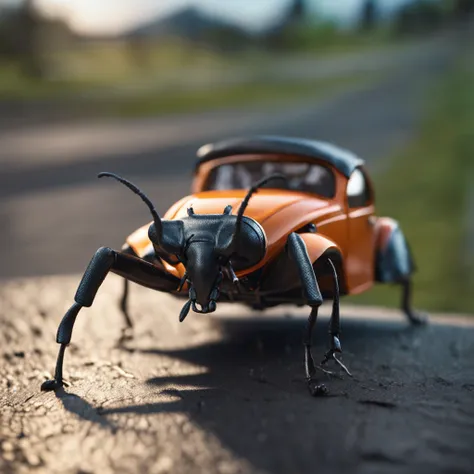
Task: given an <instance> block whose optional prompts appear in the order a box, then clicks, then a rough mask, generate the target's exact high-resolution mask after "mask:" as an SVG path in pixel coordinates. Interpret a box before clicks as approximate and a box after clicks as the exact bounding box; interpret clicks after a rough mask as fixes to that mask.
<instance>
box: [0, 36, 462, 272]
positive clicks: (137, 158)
mask: <svg viewBox="0 0 474 474" xmlns="http://www.w3.org/2000/svg"><path fill="white" fill-rule="evenodd" d="M452 57H453V54H452V49H451V44H450V43H449V42H444V43H443V42H441V43H440V42H437V43H429V44H428V45H427V46H426V48H425V49H424V50H423V51H418V53H417V54H416V55H414V56H413V55H411V56H408V57H407V58H405V59H403V60H402V59H400V57H399V56H397V57H396V60H395V62H394V63H393V64H392V66H391V68H390V69H389V71H390V74H388V75H387V74H386V75H385V76H384V77H383V79H380V80H379V81H378V82H376V83H375V84H371V85H367V86H365V87H362V88H361V87H355V88H354V89H352V90H348V91H346V92H344V93H341V94H338V95H337V96H336V97H330V98H328V99H327V100H325V101H323V102H322V103H321V102H317V103H312V102H311V101H306V103H304V104H301V103H299V104H295V105H294V106H293V107H289V106H286V107H285V109H284V110H278V109H275V108H273V109H263V110H257V109H252V110H249V111H242V110H240V111H235V110H233V111H229V112H222V111H220V112H216V113H207V114H200V115H197V116H186V117H183V118H182V120H181V121H178V119H170V123H171V125H170V124H169V123H167V122H166V121H164V120H163V119H153V120H145V121H134V122H130V123H126V124H123V123H113V124H105V125H103V124H92V125H85V126H81V127H76V128H71V127H69V126H63V127H55V128H52V129H49V130H42V129H39V131H38V130H36V131H35V130H30V131H24V130H20V131H18V132H15V133H14V134H11V133H9V134H8V135H6V134H3V135H1V136H0V142H1V143H2V147H0V164H1V169H2V173H1V174H0V228H1V229H2V232H1V233H0V261H1V262H2V265H1V267H0V277H4V278H6V277H11V276H22V275H43V274H56V273H70V272H78V271H82V270H83V269H84V268H85V265H86V264H87V262H88V261H89V259H90V257H91V255H92V254H93V253H94V252H95V250H96V249H97V248H99V247H101V246H102V245H108V246H112V247H116V248H117V247H120V246H121V244H122V242H123V239H124V238H125V236H126V235H128V234H129V233H130V232H131V231H132V230H134V229H135V228H136V227H138V226H140V225H142V224H143V223H144V222H146V221H147V220H148V219H149V216H148V213H147V211H146V208H145V207H144V206H143V205H142V204H141V203H140V201H139V200H138V199H136V198H135V197H134V196H133V195H131V194H130V193H129V192H127V191H126V190H125V189H122V187H119V186H117V185H116V184H114V183H110V182H98V181H97V180H96V178H95V176H96V174H97V173H98V172H100V171H104V170H109V171H115V172H118V173H120V174H123V175H125V176H127V177H129V178H131V179H132V180H134V181H136V182H137V183H138V184H139V185H140V186H141V187H142V188H143V189H144V190H145V191H146V192H147V193H148V194H149V195H150V196H151V197H152V199H153V200H154V201H155V202H156V203H157V207H158V209H159V210H161V211H164V210H166V209H167V208H168V207H169V205H171V204H172V203H173V202H174V201H175V200H177V199H179V198H180V197H182V196H183V195H185V194H187V193H188V190H189V184H190V180H191V173H192V168H193V164H194V161H195V152H196V150H197V148H198V147H199V146H200V145H202V144H203V143H206V142H207V141H210V140H214V139H219V138H223V137H228V136H233V135H236V134H238V135H242V134H249V133H251V134H254V133H273V134H286V135H294V136H302V137H310V138H319V139H323V140H328V141H333V142H335V143H337V144H339V145H341V146H343V147H346V148H349V149H351V150H353V151H355V152H356V153H359V154H360V155H361V156H363V157H364V158H366V159H367V161H368V163H369V167H370V168H371V169H372V170H377V169H383V167H384V165H386V164H387V163H388V159H389V157H390V156H391V155H393V154H394V153H395V152H396V151H397V149H398V148H400V147H403V146H404V145H405V144H406V142H407V141H408V140H409V139H410V137H411V136H412V133H413V131H414V130H415V129H416V125H417V123H418V121H419V119H420V113H421V110H422V103H423V96H424V92H425V91H426V89H427V88H429V87H430V85H431V84H432V83H433V81H435V79H436V78H437V77H438V76H439V75H440V73H442V71H443V70H444V69H445V68H446V67H447V64H448V63H449V61H450V60H451V58H452ZM60 158H63V159H60Z"/></svg>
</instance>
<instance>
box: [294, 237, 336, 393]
mask: <svg viewBox="0 0 474 474" xmlns="http://www.w3.org/2000/svg"><path fill="white" fill-rule="evenodd" d="M287 252H288V255H289V257H290V258H291V260H292V261H293V262H294V263H295V265H296V268H297V270H298V275H299V277H300V281H301V286H302V287H303V292H304V295H305V299H306V302H307V304H308V305H309V306H310V307H311V313H310V315H309V317H308V322H307V324H306V330H305V332H304V337H303V346H304V366H305V375H306V382H307V384H308V388H309V391H310V393H311V395H313V396H321V395H326V394H327V393H328V389H327V388H326V386H325V385H324V384H322V383H318V382H317V381H316V380H315V374H316V366H315V364H314V359H313V355H312V353H311V346H312V335H313V329H314V326H315V324H316V320H317V318H318V309H319V307H320V306H321V304H322V302H323V297H322V295H321V291H320V290H319V285H318V282H317V280H316V275H315V274H314V269H313V265H312V263H311V260H310V258H309V256H308V251H307V249H306V244H305V243H304V240H303V239H302V238H301V236H300V235H298V234H296V233H291V234H290V235H289V236H288V241H287Z"/></svg>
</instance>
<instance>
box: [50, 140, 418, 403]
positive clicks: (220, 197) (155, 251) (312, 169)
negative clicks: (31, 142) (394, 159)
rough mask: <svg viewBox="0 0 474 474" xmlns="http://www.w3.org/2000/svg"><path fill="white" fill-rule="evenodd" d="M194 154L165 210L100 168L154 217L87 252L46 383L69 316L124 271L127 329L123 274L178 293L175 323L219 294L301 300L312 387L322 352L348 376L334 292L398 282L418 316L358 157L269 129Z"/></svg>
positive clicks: (397, 240)
mask: <svg viewBox="0 0 474 474" xmlns="http://www.w3.org/2000/svg"><path fill="white" fill-rule="evenodd" d="M198 157H199V161H198V163H197V167H196V170H195V176H194V182H193V194H191V195H189V196H187V197H185V198H183V199H181V200H180V201H178V202H177V203H175V204H174V205H173V206H172V207H171V208H170V209H169V210H168V211H167V213H166V214H165V215H164V217H163V219H162V218H161V217H160V216H159V215H158V214H157V212H156V210H155V209H154V206H153V204H152V203H151V202H150V200H149V199H148V198H147V197H146V196H145V195H144V194H143V193H142V192H141V191H140V190H139V189H138V188H137V187H136V186H135V185H133V184H132V183H130V182H128V181H127V180H125V179H123V178H121V177H119V176H117V175H114V174H112V173H101V174H100V175H99V177H101V176H109V177H113V178H115V179H117V180H119V181H120V182H122V183H123V184H125V185H126V186H127V187H129V188H130V189H131V190H132V191H133V192H135V193H136V194H138V195H139V196H140V197H141V198H142V199H143V201H144V202H145V203H146V204H147V206H148V207H149V209H150V211H151V214H152V216H153V221H152V222H151V223H149V224H146V225H145V226H143V227H142V228H140V229H138V230H137V231H136V232H134V233H133V234H131V235H130V236H129V237H128V238H127V240H126V244H125V245H124V247H123V248H122V250H121V251H120V252H118V251H114V250H112V249H110V248H105V247H104V248H101V249H99V250H98V251H97V252H96V254H95V255H94V257H93V258H92V260H91V262H90V264H89V267H88V269H87V270H86V272H85V274H84V277H83V279H82V281H81V283H80V285H79V288H78V290H77V293H76V296H75V303H74V304H73V305H72V307H71V308H70V309H69V311H68V312H67V313H66V315H65V316H64V318H63V320H62V322H61V324H60V326H59V329H58V334H57V342H58V343H60V344H61V348H60V351H59V356H58V361H57V366H56V376H55V379H54V380H50V381H47V382H45V383H44V384H43V386H42V388H43V389H44V390H51V389H55V388H57V387H59V386H61V385H62V363H63V357H64V351H65V348H66V346H67V344H69V342H70V339H71V334H72V328H73V325H74V321H75V319H76V316H77V314H78V312H79V310H80V309H81V308H82V307H83V306H86V307H87V306H91V305H92V302H93V300H94V297H95V294H96V292H97V290H98V288H99V286H100V284H101V283H102V281H103V280H104V278H105V276H106V275H107V273H108V272H109V271H111V272H113V273H116V274H118V275H121V276H123V277H124V278H125V291H124V295H123V298H122V301H121V308H122V310H123V313H124V315H125V318H126V322H127V326H128V327H129V328H131V327H132V322H131V319H130V317H129V315H128V311H127V297H128V280H130V281H133V282H135V283H138V284H141V285H143V286H146V287H148V288H152V289H155V290H158V291H166V292H169V293H172V294H174V295H176V296H177V297H184V298H186V300H187V301H186V302H185V304H184V306H183V309H182V310H181V314H180V321H183V320H184V319H185V318H186V316H187V314H188V313H189V311H190V310H191V309H192V310H193V311H194V312H198V313H210V312H213V311H215V310H216V305H217V301H226V302H240V303H244V304H246V305H248V306H250V307H252V308H254V309H265V308H268V307H270V306H275V305H279V304H296V305H304V304H307V305H308V306H310V308H311V312H310V316H309V319H308V323H307V327H306V331H305V337H304V348H305V371H306V380H307V382H308V386H309V389H310V391H311V393H312V394H313V395H320V394H325V393H326V387H325V386H324V385H323V384H320V383H317V382H316V381H315V378H314V376H315V371H316V369H317V368H319V369H321V370H323V371H325V369H323V367H322V366H323V365H324V364H326V363H327V362H328V361H329V360H333V361H335V362H336V363H337V364H339V365H340V366H341V367H342V369H343V370H345V371H346V372H347V373H349V371H348V370H347V368H346V367H345V366H344V365H343V364H342V362H341V361H340V360H339V359H338V358H337V356H336V354H337V353H339V352H341V345H340V341H339V331H340V325H339V295H341V294H342V295H347V294H357V293H361V292H363V291H366V290H368V289H369V288H370V287H371V286H372V285H373V284H374V282H384V283H398V284H400V285H401V288H402V309H403V311H404V312H405V314H406V315H407V317H408V319H409V320H410V321H411V322H412V323H414V324H419V323H422V322H424V321H425V318H424V317H423V316H421V315H418V314H417V313H415V312H414V311H413V310H412V308H411V303H410V300H411V297H410V293H411V274H412V272H413V269H414V265H413V259H412V256H411V253H410V250H409V247H408V245H407V242H406V240H405V237H404V235H403V233H402V231H401V230H400V227H399V226H398V224H397V222H396V221H394V220H393V219H390V218H385V217H376V216H375V214H374V212H375V209H374V194H373V188H372V184H371V182H370V180H369V178H368V175H367V172H366V170H365V168H364V162H363V160H361V159H360V158H358V157H357V156H355V155H354V154H352V153H350V152H349V151H346V150H343V149H341V148H338V147H336V146H334V145H331V144H328V143H324V142H319V141H313V140H304V139H295V138H285V137H265V136H264V137H251V138H240V139H232V140H227V141H223V142H219V143H215V144H210V145H205V146H203V147H202V148H201V149H200V150H199V151H198ZM247 188H248V190H247ZM326 298H331V299H332V300H333V305H332V315H331V323H330V349H329V351H328V352H327V353H326V354H325V356H324V358H323V361H322V362H321V364H320V365H319V366H316V365H315V363H314V361H313V357H312V354H311V335H312V330H313V327H314V324H315V322H316V318H317V313H318V308H319V306H320V305H321V303H322V302H323V300H324V299H326Z"/></svg>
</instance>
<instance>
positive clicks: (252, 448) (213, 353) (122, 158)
mask: <svg viewBox="0 0 474 474" xmlns="http://www.w3.org/2000/svg"><path fill="white" fill-rule="evenodd" d="M452 57H453V55H452V54H451V49H450V45H448V44H445V45H444V46H442V47H439V48H427V49H426V50H425V51H424V54H421V55H420V56H419V57H418V58H417V60H410V61H408V62H405V63H403V66H401V65H400V64H401V63H396V64H395V65H394V66H395V67H393V68H392V70H391V73H390V74H389V75H386V76H385V77H384V78H383V79H380V80H379V81H378V82H377V83H376V84H372V85H370V87H368V86H367V87H362V88H354V89H351V90H348V91H346V92H345V93H344V94H341V95H339V96H338V97H332V98H328V99H327V100H326V101H324V102H323V103H317V104H311V103H306V104H295V106H294V107H292V108H291V109H287V110H280V111H279V112H278V113H277V111H276V110H268V111H262V110H260V111H252V112H247V113H246V114H245V113H244V112H242V111H240V112H238V111H231V112H227V113H226V112H219V113H216V114H215V115H213V114H207V115H206V117H207V119H206V120H207V122H206V123H207V125H206V124H205V123H204V122H205V120H204V117H203V116H202V115H201V116H196V117H195V119H194V120H193V119H192V118H189V117H188V118H187V119H186V120H183V124H184V125H183V127H182V128H181V129H180V131H181V133H182V137H183V138H182V139H180V137H179V135H178V134H176V132H173V133H174V135H173V136H172V137H170V136H168V132H163V129H162V128H160V127H159V126H158V127H157V129H156V131H154V130H153V125H159V124H160V121H159V120H157V121H150V122H148V121H145V122H143V123H142V124H141V125H142V127H141V126H140V124H137V122H134V123H130V124H129V125H130V129H135V130H138V131H140V130H141V129H142V128H143V129H146V130H149V131H148V132H146V133H145V136H142V139H143V140H144V141H145V142H146V143H147V144H148V145H147V146H145V147H143V148H142V149H140V150H139V151H138V150H137V151H135V152H131V151H130V147H127V146H126V143H125V144H124V143H123V140H121V137H122V135H123V134H126V133H130V135H127V136H128V137H130V140H131V142H133V140H137V135H135V134H134V133H135V132H126V131H125V130H127V129H128V127H124V126H123V124H120V125H114V124H112V125H110V124H109V125H107V127H108V128H107V130H108V133H110V135H109V136H108V137H109V138H108V140H107V141H105V142H104V141H103V140H100V139H99V138H97V139H96V140H95V142H94V143H92V144H91V143H87V134H86V135H85V136H84V135H80V134H79V138H78V140H79V142H81V140H83V141H84V144H83V146H82V145H81V144H80V143H79V144H77V143H76V145H75V146H74V147H72V148H73V151H72V152H71V155H70V156H67V159H66V160H65V161H61V160H59V159H58V158H59V156H60V150H61V148H60V147H59V148H55V147H54V146H53V150H52V151H51V155H48V153H47V150H48V148H47V146H48V145H47V143H46V144H45V142H44V141H43V142H42V143H40V142H38V141H35V140H34V139H33V142H28V134H31V135H30V140H31V137H32V136H33V135H34V131H20V132H21V134H23V135H22V136H23V138H24V140H20V141H18V140H17V141H16V142H15V140H14V139H11V137H10V139H9V141H8V147H9V148H7V146H6V145H5V146H4V147H3V148H1V149H0V160H1V166H2V173H1V174H0V226H1V229H2V232H1V233H0V261H1V262H2V264H1V267H0V277H2V278H3V280H2V282H1V285H0V387H1V388H0V472H2V473H7V474H8V473H10V472H15V473H30V472H41V473H42V472H45V473H69V472H70V473H96V472H100V473H111V472H114V473H122V472H123V473H131V472H150V473H167V472H173V473H188V472H205V473H230V474H231V473H252V474H253V473H287V472H292V473H314V472H318V473H331V474H334V473H364V474H365V473H374V474H385V473H387V474H391V473H403V474H411V473H430V474H431V473H435V474H436V473H446V474H448V473H450V474H451V473H472V472H473V470H474V441H473V440H474V404H473V390H474V338H473V336H474V325H473V322H472V320H471V319H469V318H461V317H454V316H452V315H450V316H447V317H432V318H431V320H432V324H431V325H429V326H427V327H420V328H412V327H410V326H409V325H408V324H407V323H406V321H405V320H404V318H403V317H402V316H401V315H400V314H399V313H398V312H396V311H395V312H391V311H388V310H386V309H381V308H354V307H343V308H342V312H341V314H342V318H343V334H342V344H343V349H344V362H345V363H346V364H347V365H348V367H349V368H350V369H351V371H352V373H353V375H354V377H353V378H348V377H345V378H344V379H342V380H341V379H339V378H331V379H329V378H328V379H326V376H324V377H323V376H322V377H321V380H324V381H325V382H326V383H327V385H328V387H329V389H330V394H331V396H329V397H326V398H318V399H315V398H312V397H311V396H310V395H309V393H308V391H307V389H306V387H305V383H304V378H303V360H302V355H303V354H302V346H301V334H302V329H303V325H304V320H305V317H306V316H307V311H306V310H305V309H301V310H298V311H296V310H295V309H293V308H281V309H278V310H275V311H270V312H268V313H267V312H266V313H264V314H254V313H249V312H248V311H247V310H245V309H243V308H241V307H238V306H235V307H234V306H232V307H229V306H227V307H226V306H225V305H219V306H218V312H217V315H216V316H211V317H209V316H205V317H203V316H200V315H197V314H190V315H189V316H188V318H187V319H186V321H185V323H183V324H180V323H179V322H178V314H179V309H180V306H181V302H177V301H175V300H174V299H172V298H171V297H170V296H168V295H161V294H158V293H155V292H152V291H150V290H146V289H144V288H140V287H138V286H135V285H133V286H132V292H131V311H132V314H133V317H134V319H135V321H136V331H135V338H134V339H133V340H132V341H130V342H128V343H127V344H126V346H122V347H120V346H118V344H117V341H118V338H119V335H120V330H121V327H122V320H121V317H120V314H119V312H118V310H117V301H118V298H119V294H120V288H121V284H120V283H121V282H120V279H119V278H118V277H116V276H113V275H112V276H110V277H108V278H107V279H106V281H105V282H104V284H103V286H102V287H101V290H100V291H99V294H98V296H97V298H96V301H95V303H94V306H93V307H92V308H91V309H87V310H84V311H83V312H82V313H81V314H80V315H79V317H78V320H77V324H76V328H75V332H74V335H73V343H72V344H71V345H70V347H69V348H68V352H67V354H66V362H65V375H66V378H67V380H68V381H69V383H70V385H69V386H68V387H67V388H66V389H65V390H64V391H60V392H58V393H57V394H54V393H42V392H40V391H39V386H40V384H41V382H42V381H43V380H45V379H46V378H49V377H50V376H51V372H52V371H53V368H54V361H55V356H56V351H57V347H58V346H57V344H55V343H54V335H55V332H56V328H57V325H58V323H59V321H60V319H61V317H62V315H63V314H64V312H65V310H66V309H67V308H68V307H69V306H70V304H71V303H72V301H73V296H74V293H75V289H76V287H77V284H78V281H79V279H80V273H81V272H82V271H83V270H84V268H85V266H86V265H87V263H88V261H89V259H90V257H91V255H92V254H93V253H94V252H95V250H96V249H97V248H98V247H100V246H103V245H108V246H112V247H116V248H117V247H119V246H120V245H121V244H122V242H123V239H124V237H125V236H126V235H127V234H128V233H129V232H130V231H132V230H133V229H134V228H136V227H138V226H140V225H142V224H143V223H144V222H146V221H147V220H148V219H149V216H148V213H147V211H146V208H144V206H143V204H142V203H141V202H140V201H139V200H138V199H137V198H136V197H135V196H133V195H132V194H131V193H129V192H127V190H126V189H124V188H122V187H121V186H118V185H117V184H116V183H110V182H106V183H104V182H97V181H96V180H95V175H96V173H97V172H99V171H103V170H110V171H115V172H118V173H121V174H123V175H125V176H127V177H129V178H131V179H133V180H134V181H136V182H137V184H139V185H140V186H141V187H142V188H143V189H144V190H146V192H147V193H148V194H149V195H150V196H151V197H152V198H153V200H154V201H155V202H156V203H157V204H158V208H159V209H160V210H161V211H164V210H165V209H166V208H167V207H168V206H169V205H170V204H171V203H172V202H174V201H175V200H176V199H178V198H180V197H182V195H183V194H185V193H187V191H188V189H189V183H190V178H191V169H192V165H193V163H194V159H195V158H194V157H195V151H196V149H197V148H198V147H199V146H200V145H201V144H202V143H204V142H206V141H208V140H213V139H217V138H222V137H225V136H230V135H234V134H235V133H237V132H238V134H242V133H252V134H253V133H282V134H287V135H296V136H307V137H315V138H320V139H324V140H328V141H334V142H336V143H338V144H340V145H341V146H344V147H346V148H349V149H352V150H354V151H355V152H357V153H359V154H360V155H361V156H363V157H364V158H366V159H367V161H368V166H369V169H370V170H372V171H374V172H375V173H376V172H378V171H380V170H383V169H385V168H386V167H387V166H388V165H389V157H390V156H391V155H393V154H394V153H395V152H396V151H397V149H398V148H399V147H403V146H404V145H405V144H406V143H407V141H408V140H409V139H410V137H411V136H412V134H413V132H414V131H415V130H416V126H417V124H418V121H419V119H420V117H421V113H422V105H423V97H424V92H425V91H426V90H427V89H428V88H429V87H430V85H431V84H433V82H434V81H436V78H437V77H439V76H440V74H441V73H442V72H443V70H444V69H445V68H446V67H447V66H448V65H449V61H451V60H452ZM397 64H398V65H399V67H396V66H397ZM238 114H240V115H238ZM252 117H253V118H252ZM213 122H214V123H215V124H216V126H215V128H213V126H212V124H213ZM237 123H239V124H240V125H239V126H237V125H236V124H237ZM161 125H162V126H164V124H163V123H162V122H161ZM97 127H98V128H97V130H99V132H100V130H101V129H100V128H99V125H97ZM199 127H200V131H199V133H198V136H197V135H196V128H199ZM102 130H103V129H102ZM213 130H214V131H213ZM216 130H217V131H216ZM20 132H19V133H20ZM188 132H189V133H188ZM234 132H235V133H234ZM75 133H77V131H76V132H75V131H69V132H67V133H66V132H65V129H64V128H58V129H56V131H53V132H51V135H48V137H49V140H51V143H53V142H54V140H58V141H59V142H61V138H62V140H63V141H64V142H65V143H66V144H67V143H68V142H69V143H71V139H72V138H73V137H74V136H76V137H77V135H75ZM136 133H137V134H138V132H136ZM140 133H142V132H140ZM193 133H194V134H193ZM98 135H100V133H98ZM155 135H156V136H157V137H158V138H156V141H155V138H153V136H155ZM165 135H166V136H165ZM114 136H115V138H114ZM164 136H165V138H163V137H164ZM175 136H176V137H177V138H176V137H175ZM188 136H191V137H192V138H187V137H188ZM3 137H4V138H5V137H6V136H3ZM81 137H82V138H81ZM150 137H152V138H150ZM5 140H6V138H5ZM49 140H46V142H48V141H49ZM92 141H93V140H92ZM110 142H111V143H113V142H116V145H115V147H116V148H119V149H120V148H121V149H122V152H121V153H120V152H118V151H117V149H116V148H114V147H113V146H111V145H110V144H108V143H110ZM0 143H5V141H2V140H1V139H0ZM15 143H16V144H17V145H15ZM19 143H20V144H22V145H21V146H20V145H19ZM56 143H58V142H56ZM133 143H136V142H133ZM15 146H16V147H17V148H15ZM56 146H59V145H56ZM63 146H64V145H63ZM54 149H56V152H54ZM66 149H67V146H66ZM5 150H7V151H5ZM35 150H36V151H37V153H34V152H35ZM54 153H56V155H55V154H54ZM12 157H15V159H12ZM68 273H74V275H70V276H67V275H65V274H68ZM44 274H54V275H58V274H59V275H60V276H50V277H40V278H37V277H36V276H37V275H44ZM13 277H28V278H21V279H17V278H13ZM394 291H397V290H396V289H394ZM325 311H326V309H325V310H324V311H323V317H322V318H321V321H320V322H319V323H318V326H317V330H316V340H315V343H316V344H315V350H314V353H315V355H316V356H317V358H318V359H319V357H321V356H322V354H323V353H324V351H325V346H326V342H327V341H326V340H325V336H326V327H327V326H326V325H327V317H325V316H324V312H325Z"/></svg>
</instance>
